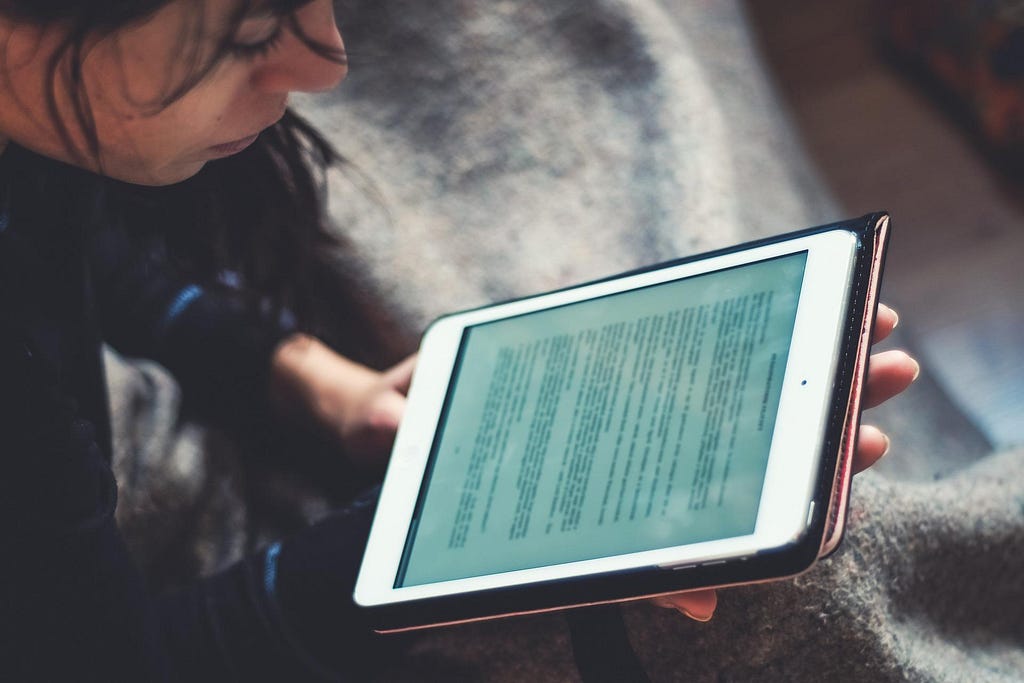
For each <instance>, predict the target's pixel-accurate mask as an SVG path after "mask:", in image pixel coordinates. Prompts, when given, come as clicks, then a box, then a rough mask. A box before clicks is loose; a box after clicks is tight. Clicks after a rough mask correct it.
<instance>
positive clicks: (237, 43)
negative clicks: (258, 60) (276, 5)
mask: <svg viewBox="0 0 1024 683" xmlns="http://www.w3.org/2000/svg"><path fill="white" fill-rule="evenodd" d="M283 33H284V19H283V18H282V17H279V16H263V17H252V18H249V19H246V20H244V21H243V22H242V24H241V25H240V26H239V27H238V30H237V31H236V32H235V36H234V38H233V39H232V40H231V51H232V52H234V53H235V54H236V55H238V56H240V57H257V56H260V55H263V54H266V53H267V52H269V51H270V50H271V49H272V48H273V47H274V46H275V45H276V44H277V41H278V40H280V38H281V36H282V34H283Z"/></svg>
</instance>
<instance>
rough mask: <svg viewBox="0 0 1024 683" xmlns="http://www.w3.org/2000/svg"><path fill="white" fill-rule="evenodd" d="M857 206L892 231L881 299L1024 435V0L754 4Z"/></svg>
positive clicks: (796, 105)
mask: <svg viewBox="0 0 1024 683" xmlns="http://www.w3.org/2000/svg"><path fill="white" fill-rule="evenodd" d="M746 5H747V11H748V13H749V17H750V21H751V23H752V25H753V28H754V32H755V36H756V39H757V40H758V41H759V43H760V47H761V49H762V51H763V53H764V58H765V60H766V62H767V68H768V70H769V73H770V75H771V77H772V78H773V79H774V81H775V85H776V87H777V88H778V90H779V93H780V95H781V97H782V98H783V100H784V103H785V105H786V106H788V108H789V109H790V115H791V117H792V119H793V121H794V123H795V125H796V126H797V128H798V130H799V134H800V135H801V136H802V138H803V141H804V144H805V145H806V147H807V149H808V151H809V153H810V154H811V156H812V157H813V160H814V162H815V163H816V164H817V166H818V168H819V170H820V171H821V173H822V174H823V176H824V178H825V181H826V182H827V184H828V185H829V186H830V189H831V190H832V192H833V193H834V194H835V197H836V198H837V200H838V201H839V202H840V204H841V205H842V206H843V207H844V208H845V209H846V213H847V214H848V215H851V216H853V215H860V214H862V213H866V212H868V211H871V210H876V209H886V210H888V211H890V212H891V213H892V215H893V224H894V226H895V231H894V237H893V243H892V248H891V250H890V253H889V254H890V255H889V260H888V263H887V269H886V276H885V277H886V279H885V284H884V299H885V300H886V301H888V302H891V303H892V305H893V306H894V307H896V309H897V310H898V311H899V312H900V313H901V314H902V316H903V319H904V320H905V321H907V323H908V324H907V325H906V328H907V333H908V334H909V335H911V341H912V343H913V346H914V348H916V349H917V351H918V353H919V354H920V355H921V356H922V361H923V362H924V363H926V364H927V366H928V368H929V369H930V370H931V372H932V373H933V374H934V378H935V380H936V381H937V382H939V383H940V384H941V385H942V388H944V389H945V390H946V392H947V393H948V394H949V395H950V397H951V398H952V399H953V400H954V402H956V403H957V404H958V405H959V406H960V407H961V408H962V409H963V410H964V411H965V412H966V413H967V414H968V415H969V416H970V417H971V418H972V419H973V421H974V422H975V424H976V425H977V426H978V427H979V429H980V430H981V432H982V433H983V435H984V437H985V438H987V439H988V440H989V441H990V443H991V444H992V445H993V446H996V447H1001V446H1008V445H1012V444H1021V443H1024V156H1022V155H1021V151H1022V150H1024V2H1019V1H1018V2H977V1H976V2H967V1H951V0H947V1H944V2H939V1H929V2H914V1H903V0H900V1H896V2H884V3H883V2H870V1H869V0H830V2H814V1H813V0H747V2H746Z"/></svg>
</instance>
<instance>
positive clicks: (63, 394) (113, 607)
mask: <svg viewBox="0 0 1024 683" xmlns="http://www.w3.org/2000/svg"><path fill="white" fill-rule="evenodd" d="M32 160H33V155H31V154H29V153H27V152H25V151H24V150H21V149H19V148H17V147H15V146H13V145H12V146H11V147H10V148H9V149H8V150H7V151H6V152H5V153H4V154H3V156H2V157H0V541H2V542H3V549H2V550H0V680H3V681H23V680H24V681H28V680H32V681H34V680H46V681H59V680H102V681H121V680H125V681H146V680H304V679H306V678H315V674H314V671H315V670H316V669H317V668H318V667H317V666H315V665H312V664H311V662H310V657H309V656H308V654H307V653H306V652H304V651H303V650H304V648H303V646H301V645H299V642H300V641H302V638H301V637H300V638H296V636H295V635H294V633H293V632H291V631H289V629H288V627H287V626H285V622H288V621H290V619H283V620H282V619H281V612H280V604H279V598H281V597H282V596H281V595H280V594H278V595H276V596H275V585H274V580H273V576H272V575H267V574H266V572H267V570H268V569H273V567H272V566H271V564H269V560H270V559H273V560H275V561H276V560H277V559H278V558H277V555H276V551H275V553H274V554H273V557H272V558H264V557H263V556H261V557H259V558H253V559H250V560H248V561H245V562H242V563H240V564H239V565H236V566H235V567H233V568H231V569H230V570H228V571H227V572H225V573H224V574H222V575H219V576H216V577H213V578H211V579H207V580H204V581H201V582H197V583H196V584H195V585H193V586H191V587H189V588H188V589H187V590H184V591H181V592H178V593H176V594H174V595H171V596H164V597H160V598H154V597H153V596H150V595H149V594H148V593H147V589H146V586H145V583H144V580H143V579H142V577H141V576H140V575H139V573H138V571H137V569H136V567H135V566H134V565H133V563H132V561H131V559H130V557H129V555H128V552H127V550H126V548H125V545H124V542H123V540H122V538H121V536H120V534H119V532H118V529H117V525H116V523H115V521H114V508H115V505H116V484H115V482H114V480H113V477H112V474H111V469H110V459H111V445H110V426H109V425H110V422H109V416H108V412H107V411H108V408H107V397H106V389H105V382H104V376H103V368H102V358H101V352H100V344H101V340H106V341H109V342H110V343H112V344H113V345H114V346H115V347H118V348H119V349H120V350H122V351H123V352H124V353H127V354H130V355H137V356H148V357H150V358H154V359H156V360H158V361H160V362H162V363H163V364H164V365H166V366H167V367H169V368H170V369H171V370H172V371H173V372H174V373H175V374H176V375H177V376H178V378H179V379H180V380H181V382H182V384H183V386H184V387H185V390H186V392H187V394H191V395H192V396H200V397H204V396H205V397H207V398H209V399H211V400H209V401H207V402H208V404H210V405H218V404H220V405H225V404H229V405H233V406H235V407H236V408H237V407H238V406H240V405H241V406H242V409H250V408H252V407H253V405H252V404H253V399H252V397H253V396H263V395H265V393H266V386H265V383H266V379H267V372H268V369H269V359H270V355H271V353H272V351H273V349H274V348H275V346H276V345H277V344H278V343H279V342H280V341H281V339H282V338H283V337H284V336H285V335H287V334H289V333H290V332H291V331H292V330H291V327H290V326H289V324H288V323H287V322H283V321H282V320H280V319H279V318H278V317H271V316H269V315H267V314H265V313H261V312H260V311H259V310H258V309H256V308H254V307H252V306H249V305H247V302H246V300H245V297H243V296H242V295H241V294H240V293H238V292H235V291H232V290H229V289H227V288H225V289H224V290H223V291H220V290H217V291H213V290H209V289H207V290H204V289H200V288H198V287H196V286H195V285H192V284H190V283H189V282H187V281H186V280H183V279H180V278H176V277H174V276H172V275H170V274H168V273H167V272H164V271H162V270H159V269H157V268H155V267H154V266H152V265H147V264H146V263H144V262H141V261H139V262H132V261H129V260H126V259H125V255H124V254H121V253H119V249H120V247H119V242H118V240H116V239H115V240H107V241H105V240H103V239H97V236H96V235H95V234H87V233H86V231H84V230H83V229H81V222H82V221H79V220H77V218H78V217H77V216H73V215H67V211H66V209H65V208H64V207H67V206H77V207H81V206H82V205H83V204H82V202H81V201H70V197H71V196H72V195H75V194H76V193H79V192H82V191H83V189H82V188H89V187H92V186H93V184H92V183H94V181H95V178H94V177H93V178H92V180H91V181H90V178H89V174H87V173H85V172H83V171H78V170H76V169H72V168H70V167H66V168H65V169H64V171H63V172H62V173H61V174H58V180H57V181H52V180H51V181H48V182H50V184H49V185H46V186H43V185H40V184H39V179H38V178H33V177H32V174H31V172H26V171H25V169H26V168H31V166H32ZM49 163H52V162H49ZM27 197H31V198H32V199H33V201H24V200H25V199H26V198H27ZM46 197H49V198H51V199H52V201H51V202H49V203H47V202H45V201H44V202H40V201H39V200H40V199H41V198H46ZM78 199H81V197H78ZM25 206H32V207H33V210H32V212H31V213H28V212H27V210H26V209H25V208H24V207H25ZM40 207H46V208H44V209H42V210H41V209H40ZM89 254H94V255H96V258H88V256H89ZM90 263H93V264H98V265H97V267H91V266H90ZM97 301H99V302H101V305H100V306H99V307H97V303H96V302H97ZM362 524H364V522H363V521H362V520H360V521H359V522H358V524H356V526H357V527H360V528H361V525H362ZM361 533H363V532H362V531H358V530H357V531H355V532H354V535H353V536H352V539H351V540H350V542H349V546H345V547H344V548H342V549H340V550H339V549H337V548H336V549H335V551H336V552H337V553H340V554H339V557H340V558H341V562H342V563H343V564H346V566H348V565H353V563H354V561H357V559H358V552H359V544H360V543H361V536H360V534H361ZM317 543H321V544H322V539H320V541H317ZM286 545H287V544H286ZM297 546H298V547H299V549H300V551H301V543H300V544H297ZM302 555H303V553H302V552H293V553H291V556H289V554H288V553H287V552H286V553H283V554H282V555H281V558H280V562H281V563H282V565H284V564H286V563H290V566H291V569H289V570H287V572H288V573H289V574H290V575H296V576H298V575H301V574H302V569H301V567H297V565H302V564H303V560H301V559H296V558H298V557H301V556H302ZM286 558H289V559H288V561H287V562H286ZM353 558H354V559H353ZM281 571H282V572H285V571H286V570H285V568H284V567H283V566H282V569H281ZM305 583H309V582H308V581H305ZM345 590H346V588H345V587H344V586H341V587H339V586H335V585H333V584H332V585H331V587H330V590H328V591H326V592H327V593H331V591H334V593H333V594H331V595H328V596H313V597H314V598H317V597H320V598H324V597H327V598H334V599H335V600H340V601H343V602H344V601H345V600H346V599H347V597H346V595H345ZM301 600H302V598H301V596H297V597H295V598H293V599H292V603H293V604H294V606H295V609H294V610H293V611H295V612H301V611H302V608H301ZM328 602H330V600H328ZM286 611H287V610H286ZM299 621H301V618H300V619H299ZM307 621H309V620H307ZM312 621H313V622H314V625H313V626H308V627H307V629H306V630H307V631H308V630H309V629H314V632H315V629H317V628H319V625H316V624H315V622H316V619H315V618H314V619H313V620H312ZM299 626H301V624H299ZM301 630H302V629H301V628H300V629H299V631H301Z"/></svg>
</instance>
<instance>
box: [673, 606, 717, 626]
mask: <svg viewBox="0 0 1024 683" xmlns="http://www.w3.org/2000/svg"><path fill="white" fill-rule="evenodd" d="M676 609H677V610H679V611H680V612H682V613H683V614H685V615H686V616H688V617H690V618H691V619H693V620H695V621H700V622H703V623H707V622H709V621H711V617H713V616H715V611H714V610H711V612H709V613H708V614H695V613H693V612H691V611H690V610H688V609H686V608H685V607H676Z"/></svg>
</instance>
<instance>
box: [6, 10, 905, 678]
mask: <svg viewBox="0 0 1024 683" xmlns="http://www.w3.org/2000/svg"><path fill="white" fill-rule="evenodd" d="M346 70H347V60H346V56H345V52H344V46H343V43H342V39H341V36H340V35H339V32H338V29H337V27H336V24H335V19H334V15H333V8H332V4H331V2H330V0H92V1H91V2H88V3H81V2H76V1H75V0H46V1H44V2H40V0H0V78H2V80H3V87H2V88H0V147H2V148H3V149H2V156H0V377H2V379H3V381H2V382H0V444H2V449H0V462H2V467H3V475H2V477H0V509H2V514H0V538H2V539H3V540H4V542H5V551H4V552H5V554H4V562H3V563H2V569H0V679H3V680H19V681H21V680H50V681H52V680H103V681H114V680H132V681H139V680H303V679H313V680H316V679H326V680H332V679H337V678H345V677H353V678H359V677H360V676H361V672H362V673H365V672H367V671H371V670H372V668H373V664H374V661H375V660H377V661H379V658H380V657H383V656H387V652H388V648H389V647H391V646H392V645H391V642H390V641H388V640H387V639H381V638H378V637H375V636H373V635H372V634H371V633H369V632H368V631H367V630H366V629H365V628H363V627H362V625H361V622H360V617H359V613H358V610H357V609H356V608H355V606H354V605H353V604H352V600H351V588H352V585H353V583H354V576H355V572H356V570H357V565H358V561H359V558H360V556H361V551H362V546H363V543H364V542H365V535H366V533H367V528H368V524H369V519H370V517H371V514H372V509H373V498H372V496H367V497H362V498H359V499H357V500H356V501H354V502H353V504H352V505H351V506H349V507H347V508H344V509H342V510H340V511H339V512H337V513H336V514H334V515H332V516H330V517H328V518H327V519H326V520H324V521H322V522H320V523H318V524H316V525H314V526H312V527H309V528H308V529H306V530H304V531H302V532H300V533H298V534H296V535H295V536H293V537H289V538H287V539H285V540H284V541H283V542H281V543H278V544H273V545H271V546H270V547H269V548H267V549H265V550H264V551H262V552H260V553H258V554H256V555H254V556H252V557H248V558H246V559H244V560H243V561H241V562H239V563H238V564H236V565H234V566H232V567H230V568H228V569H226V570H225V571H223V572H221V573H219V574H217V575H214V576H211V577H207V578H203V579H201V580H197V581H195V582H194V583H192V584H190V585H188V586H185V587H183V588H181V589H179V590H176V591H174V592H172V593H168V594H163V595H151V594H150V593H149V592H148V591H147V588H146V586H145V580H144V578H143V577H142V576H141V575H140V574H139V572H138V570H137V569H136V568H135V567H134V565H133V563H132V561H131V559H130V556H129V553H128V550H127V548H126V547H125V544H124V541H123V539H122V538H121V536H120V535H119V533H118V529H117V525H116V523H115V521H114V517H113V512H114V509H115V505H116V482H114V480H113V476H112V474H111V469H110V458H111V443H110V440H111V435H110V426H109V416H108V415H107V408H106V394H105V384H104V377H103V371H102V364H101V356H100V344H101V342H103V341H107V342H110V343H111V344H112V345H114V346H115V347H117V348H118V349H120V350H122V351H123V352H124V353H126V354H130V355H140V356H148V357H152V358H155V359H156V360H158V361H160V362H161V363H163V364H165V365H166V366H167V367H168V368H169V369H170V370H171V371H172V372H174V373H175V375H176V376H177V377H178V379H179V380H180V381H181V384H182V386H183V388H184V391H185V392H186V395H187V396H190V397H192V399H193V400H195V401H196V402H197V403H198V404H199V405H200V406H201V407H202V409H203V410H205V411H207V412H208V413H209V414H211V415H214V416H218V415H219V416H220V417H222V418H228V419H229V418H230V415H231V414H235V415H237V414H240V413H241V414H248V415H260V416H262V415H267V416H273V417H275V418H278V419H282V420H291V421H296V422H298V423H300V424H306V425H311V426H315V427H316V428H318V429H321V430H323V431H325V432H328V433H331V434H333V435H334V436H335V437H336V438H337V441H338V443H339V444H340V445H341V447H342V448H341V451H342V452H343V453H344V454H345V455H346V457H349V458H351V459H353V460H357V461H359V463H360V464H361V465H362V466H364V467H370V468H377V469H379V468H380V467H381V466H382V464H383V462H384V461H385V459H386V456H387V452H388V448H389V446H390V443H391V440H392V439H393V436H394V432H395V429H396V427H397V424H398V421H399V419H400V417H401V413H402V410H403V407H404V391H405V389H406V388H407V386H408V383H409V379H410V376H411V371H412V367H413V364H414V362H415V361H414V359H407V360H406V361H403V362H401V363H399V364H398V365H396V366H395V367H393V368H391V369H390V370H387V371H384V372H378V371H375V370H372V369H370V368H368V367H365V366H363V365H360V364H358V363H355V362H353V361H351V360H349V359H348V358H346V357H345V356H344V355H342V354H340V353H338V352H337V351H335V350H334V348H332V345H329V344H326V343H324V342H323V341H320V339H319V338H318V337H317V336H316V335H315V334H311V332H313V331H315V326H314V325H311V324H305V323H304V322H303V319H304V316H302V315H298V316H297V315H294V314H293V313H295V312H301V310H302V308H303V306H304V302H305V301H307V300H308V298H309V297H310V296H311V294H312V292H313V291H314V290H315V287H316V283H317V281H316V279H315V277H312V276H311V273H312V274H315V273H322V272H323V271H324V268H326V266H325V264H324V262H323V260H322V258H321V257H320V254H321V252H322V250H323V248H324V247H325V246H326V245H328V244H329V240H328V239H327V238H326V237H325V230H324V228H325V223H326V221H325V218H324V216H323V215H322V210H321V206H322V205H321V203H320V197H319V192H320V189H319V188H320V183H318V180H317V178H318V173H319V172H321V171H322V170H323V169H324V168H325V167H326V166H328V165H329V164H331V163H337V161H338V160H337V157H336V155H335V154H334V153H333V151H332V150H331V149H330V148H329V146H328V145H327V144H326V143H325V142H324V141H323V140H322V139H321V138H320V137H319V136H318V135H317V133H316V132H315V131H314V130H312V129H311V128H310V127H309V126H308V125H306V124H305V123H304V122H303V121H301V119H299V118H298V117H297V116H295V115H294V114H292V113H291V112H290V111H289V110H288V96H289V94H290V93H293V92H316V91H322V90H328V89H331V88H333V87H334V86H336V85H337V84H338V83H339V82H340V81H341V80H342V79H343V78H344V76H345V74H346ZM126 245H131V246H132V247H133V248H130V249H128V248H126ZM139 245H141V246H139ZM135 247H139V248H135ZM311 317H315V316H311ZM896 321H897V318H896V316H895V313H893V312H892V311H891V310H889V309H887V308H884V307H882V308H880V310H879V315H878V324H877V330H878V334H877V335H876V338H882V337H884V336H885V335H886V334H888V332H889V331H891V329H892V328H893V327H894V326H895V324H896ZM916 374H917V365H916V362H915V361H914V360H913V359H911V358H910V357H909V356H907V355H906V354H905V353H903V352H901V351H889V352H886V353H882V354H877V355H876V356H875V357H874V358H873V359H872V363H871V374H870V377H869V380H868V384H867V398H866V403H867V404H868V405H874V404H877V403H880V402H882V401H883V400H885V399H887V398H889V397H891V396H893V395H895V394H897V393H899V392H900V391H902V390H903V389H904V388H906V386H908V385H909V383H910V382H911V381H912V380H913V378H914V377H915V376H916ZM887 449H888V439H887V438H886V437H885V436H884V435H883V434H882V433H881V432H879V431H878V430H877V429H873V428H870V427H865V428H863V429H862V431H861V435H860V441H859V446H858V450H857V463H856V464H857V467H858V468H860V469H863V468H864V467H867V466H870V464H871V463H873V462H874V461H875V460H877V459H878V458H879V457H881V456H882V455H883V454H884V452H885V451H886V450H887ZM658 602H659V603H660V604H664V605H666V606H669V607H673V608H676V609H679V610H680V611H682V612H684V613H686V614H688V615H689V616H691V617H693V618H697V619H701V620H706V619H709V618H710V617H711V614H712V613H713V611H714V606H715V593H714V591H696V592H691V593H687V594H680V595H677V596H668V597H664V598H661V599H659V600H658Z"/></svg>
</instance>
